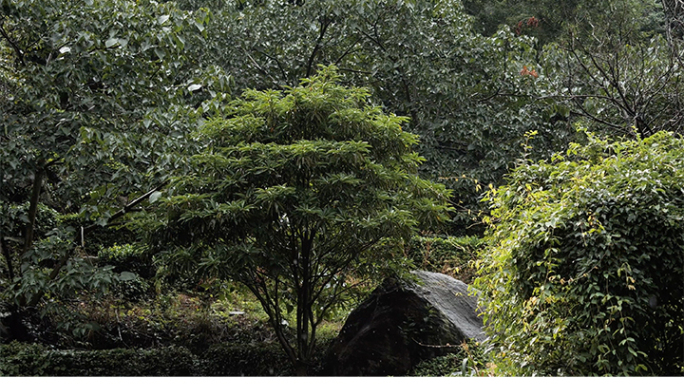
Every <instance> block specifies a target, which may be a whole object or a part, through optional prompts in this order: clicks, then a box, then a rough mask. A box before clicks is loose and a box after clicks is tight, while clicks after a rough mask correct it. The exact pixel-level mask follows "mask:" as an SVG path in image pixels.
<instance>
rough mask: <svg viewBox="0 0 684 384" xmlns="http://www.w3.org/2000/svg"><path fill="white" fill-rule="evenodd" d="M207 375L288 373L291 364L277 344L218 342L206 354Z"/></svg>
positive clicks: (204, 365) (205, 369)
mask: <svg viewBox="0 0 684 384" xmlns="http://www.w3.org/2000/svg"><path fill="white" fill-rule="evenodd" d="M202 361H203V365H202V368H201V369H202V372H204V374H205V375H207V376H288V375H292V365H291V364H290V362H289V361H288V359H287V355H285V353H284V352H283V351H282V349H281V348H280V346H279V345H277V344H252V345H236V344H216V345H213V346H212V347H210V348H209V350H207V352H205V353H204V355H203V359H202Z"/></svg>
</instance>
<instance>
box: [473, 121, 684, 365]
mask: <svg viewBox="0 0 684 384" xmlns="http://www.w3.org/2000/svg"><path fill="white" fill-rule="evenodd" d="M490 201H491V203H492V208H493V211H492V217H491V218H490V220H491V223H492V228H491V230H490V232H489V233H488V241H489V243H490V244H491V247H490V248H488V249H487V250H486V251H484V252H482V253H481V258H482V259H481V273H482V274H481V276H480V277H478V278H477V279H476V282H475V284H474V285H475V287H476V288H477V289H479V290H480V291H481V292H482V294H483V295H484V300H483V305H484V312H485V326H486V327H487V329H488V331H489V332H490V333H491V335H492V336H493V337H494V340H495V341H497V342H498V345H499V348H500V350H499V353H498V358H497V360H498V361H497V365H498V366H499V367H500V368H502V369H503V370H504V373H506V374H523V375H526V374H533V373H536V374H543V375H639V374H641V375H643V374H652V375H681V374H682V373H683V371H682V369H683V363H682V356H684V355H683V351H682V346H683V344H684V331H683V330H682V324H684V299H683V296H684V295H683V285H682V281H684V266H683V258H684V252H683V250H684V221H683V218H684V140H682V139H681V138H678V137H676V136H675V135H673V134H666V133H658V134H656V135H653V136H651V137H649V138H647V139H643V140H642V139H637V140H634V141H628V142H616V143H609V142H606V141H602V140H599V139H597V138H595V137H593V136H592V135H588V144H587V145H586V146H584V147H580V146H579V145H571V147H570V149H569V150H568V151H567V155H561V154H558V155H555V156H554V157H553V159H552V161H551V162H544V161H542V162H539V163H536V164H524V165H521V166H519V167H518V168H517V169H515V171H514V172H513V173H512V175H511V176H510V184H509V185H507V186H504V187H501V188H499V189H498V190H496V191H491V193H490Z"/></svg>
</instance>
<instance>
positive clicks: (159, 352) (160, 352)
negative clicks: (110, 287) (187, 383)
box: [0, 342, 196, 376]
mask: <svg viewBox="0 0 684 384" xmlns="http://www.w3.org/2000/svg"><path fill="white" fill-rule="evenodd" d="M195 359H196V357H195V356H194V355H193V354H192V353H190V351H188V350H187V349H186V348H182V347H165V348H159V349H148V350H144V349H137V350H136V349H110V350H100V351H71V350H68V351H57V350H49V349H47V348H45V347H42V346H40V345H37V344H20V343H17V342H13V343H11V344H7V345H3V346H2V348H1V349H0V376H189V375H191V374H192V373H193V372H194V371H195V365H196V361H195Z"/></svg>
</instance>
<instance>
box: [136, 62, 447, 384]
mask: <svg viewBox="0 0 684 384" xmlns="http://www.w3.org/2000/svg"><path fill="white" fill-rule="evenodd" d="M339 79H340V77H339V75H338V74H337V73H336V72H335V69H334V68H332V67H329V68H321V69H320V71H319V73H318V74H317V75H316V76H314V77H312V78H309V79H304V80H303V81H302V82H301V84H300V85H299V86H297V87H295V88H291V89H288V90H286V91H284V92H282V91H272V90H268V91H255V90H248V91H246V92H245V93H244V94H243V98H242V99H240V100H236V101H235V102H234V103H233V104H231V105H230V108H229V110H230V112H229V113H228V117H227V118H216V119H212V120H210V121H208V122H207V123H206V124H205V125H204V126H203V127H202V128H201V129H200V130H199V132H198V134H197V137H198V138H199V139H201V140H202V142H203V143H204V145H205V147H204V149H203V150H202V151H201V152H200V153H199V154H197V155H195V156H193V157H191V158H189V159H188V161H189V162H190V163H191V165H192V167H191V169H192V171H191V172H190V173H189V174H185V175H180V176H178V177H176V178H175V179H174V181H173V182H172V184H171V186H170V187H169V191H168V196H167V197H165V198H163V199H162V200H160V202H161V204H160V205H159V209H158V210H157V213H156V215H153V216H151V217H149V218H148V219H147V220H146V222H147V224H148V225H150V226H151V232H150V233H151V234H150V240H151V243H152V245H154V246H156V247H157V249H163V248H164V247H166V246H167V244H174V245H175V246H176V248H174V249H172V250H169V251H167V252H166V260H167V261H166V262H167V263H168V264H169V265H170V267H171V268H175V269H176V270H177V271H185V272H186V273H190V274H201V275H203V276H206V277H214V278H224V279H234V280H235V281H238V282H240V283H242V284H244V285H245V286H246V287H247V288H249V290H250V291H251V292H252V293H253V294H254V295H255V296H256V298H257V299H258V300H259V302H260V303H261V305H262V307H263V308H264V310H265V311H266V313H267V314H268V316H269V322H270V324H271V326H272V327H273V329H274V330H275V332H276V335H277V336H278V341H279V342H280V344H281V345H282V347H283V349H284V350H285V352H286V353H287V355H288V357H289V359H290V360H291V361H292V363H293V365H294V366H295V368H296V372H297V373H298V374H305V373H306V371H307V368H308V364H309V363H310V362H311V358H312V353H313V351H314V348H315V343H316V328H317V326H318V325H319V324H320V323H321V321H323V320H324V319H325V318H326V315H327V314H329V313H330V311H331V310H332V309H334V308H335V307H336V306H339V305H340V304H342V303H343V302H344V300H345V299H346V298H347V296H348V294H349V293H350V292H351V290H352V289H353V288H354V287H355V284H354V283H352V280H350V279H349V278H350V277H354V278H355V279H356V280H355V281H359V280H361V281H363V279H364V278H366V277H369V276H370V277H373V276H374V275H375V274H376V273H377V271H378V270H379V269H381V268H383V266H386V267H387V266H390V265H391V264H392V263H393V260H392V258H391V256H392V253H391V252H389V251H391V250H392V249H394V250H395V251H396V252H400V251H398V250H397V248H396V245H397V244H398V243H400V242H401V241H402V240H407V239H408V238H410V236H411V235H412V234H413V233H414V232H415V231H416V229H417V228H419V225H423V226H425V225H427V226H430V225H435V224H438V223H440V222H442V221H444V220H445V219H446V217H445V213H446V212H448V210H449V208H448V207H447V205H446V200H447V198H448V197H449V193H448V191H447V190H446V189H445V188H444V186H442V185H440V184H436V183H433V182H430V181H426V180H423V179H420V178H419V177H418V176H417V175H416V171H417V167H418V165H419V164H420V162H421V161H422V159H421V158H420V157H419V156H418V155H417V154H416V153H415V152H413V151H412V150H411V147H412V146H414V145H415V144H416V143H417V137H416V136H415V135H413V134H410V133H407V132H405V131H403V130H402V127H401V125H402V124H404V123H406V121H407V119H406V118H402V117H397V116H394V115H386V114H384V113H382V111H381V109H380V108H379V107H372V106H371V105H369V104H368V102H367V99H368V97H369V96H370V95H369V93H368V91H366V90H364V89H359V88H344V87H342V86H340V85H338V84H337V82H338V81H339ZM290 311H294V316H295V321H296V325H295V328H296V332H295V337H294V340H293V339H291V338H290V337H288V332H287V329H286V327H283V324H285V323H286V314H287V313H289V312H290Z"/></svg>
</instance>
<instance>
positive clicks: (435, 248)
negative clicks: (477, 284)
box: [406, 236, 484, 284]
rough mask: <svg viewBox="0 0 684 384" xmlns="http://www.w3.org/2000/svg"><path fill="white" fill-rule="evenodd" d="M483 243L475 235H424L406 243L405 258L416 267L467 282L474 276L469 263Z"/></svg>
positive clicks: (473, 259) (475, 256) (472, 260)
mask: <svg viewBox="0 0 684 384" xmlns="http://www.w3.org/2000/svg"><path fill="white" fill-rule="evenodd" d="M483 245H484V242H483V241H482V240H481V238H479V237H476V236H469V237H454V236H450V237H423V236H416V237H413V238H412V239H411V241H409V242H408V244H407V247H406V248H407V253H408V258H409V259H411V260H412V261H413V263H414V264H415V265H416V267H418V268H421V269H425V270H428V271H432V272H440V273H445V274H448V275H451V276H454V277H456V278H458V279H459V280H462V281H463V282H465V283H466V284H470V280H471V278H472V277H473V275H474V273H473V272H474V271H473V270H472V268H471V264H472V262H474V261H475V260H476V258H477V253H478V251H479V250H480V249H481V248H482V247H483Z"/></svg>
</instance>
